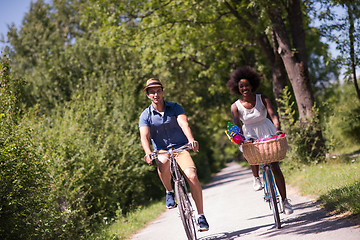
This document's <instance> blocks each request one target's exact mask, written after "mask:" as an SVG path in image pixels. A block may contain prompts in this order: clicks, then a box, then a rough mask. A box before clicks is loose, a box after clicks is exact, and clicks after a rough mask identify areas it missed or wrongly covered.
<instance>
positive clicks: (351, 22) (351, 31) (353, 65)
mask: <svg viewBox="0 0 360 240" xmlns="http://www.w3.org/2000/svg"><path fill="white" fill-rule="evenodd" d="M353 11H354V9H352V7H351V3H350V4H347V12H348V17H349V25H350V26H349V40H350V61H351V71H352V75H353V80H354V85H355V90H356V93H357V96H358V99H359V100H360V90H359V86H358V84H357V79H356V60H355V49H354V31H355V30H354V29H355V28H354V18H353V13H352V12H353Z"/></svg>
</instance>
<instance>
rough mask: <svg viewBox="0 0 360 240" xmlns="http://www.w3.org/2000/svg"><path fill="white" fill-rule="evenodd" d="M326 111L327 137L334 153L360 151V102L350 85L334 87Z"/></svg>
mask: <svg viewBox="0 0 360 240" xmlns="http://www.w3.org/2000/svg"><path fill="white" fill-rule="evenodd" d="M333 89H334V92H333V93H332V96H329V97H328V99H329V100H328V103H327V105H326V108H325V110H324V115H325V116H324V121H325V131H324V133H325V136H326V138H327V140H328V146H329V148H330V149H331V150H332V151H337V152H340V153H345V152H349V151H356V150H359V145H360V138H359V136H360V101H359V100H358V99H357V96H356V92H355V90H354V87H353V86H352V85H351V84H349V83H344V84H343V85H342V86H334V87H333Z"/></svg>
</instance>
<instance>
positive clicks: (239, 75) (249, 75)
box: [226, 66, 261, 95]
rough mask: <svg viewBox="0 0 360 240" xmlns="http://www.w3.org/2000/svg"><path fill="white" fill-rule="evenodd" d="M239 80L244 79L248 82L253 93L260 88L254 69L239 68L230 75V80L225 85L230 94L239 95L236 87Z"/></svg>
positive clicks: (247, 67)
mask: <svg viewBox="0 0 360 240" xmlns="http://www.w3.org/2000/svg"><path fill="white" fill-rule="evenodd" d="M241 79H246V80H248V81H249V82H250V84H251V86H252V91H253V92H255V91H256V90H257V89H258V88H259V86H260V80H261V78H260V75H259V74H258V73H257V72H256V71H255V69H253V68H252V67H250V66H245V67H239V68H237V69H235V70H234V71H233V72H232V73H231V75H230V80H229V81H228V82H227V84H226V86H227V87H228V88H229V89H230V92H231V93H232V94H237V95H241V94H240V92H239V85H238V84H239V82H240V80H241Z"/></svg>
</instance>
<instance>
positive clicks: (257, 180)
mask: <svg viewBox="0 0 360 240" xmlns="http://www.w3.org/2000/svg"><path fill="white" fill-rule="evenodd" d="M253 187H254V190H255V191H260V190H261V189H263V185H262V183H261V180H260V178H259V177H254V184H253Z"/></svg>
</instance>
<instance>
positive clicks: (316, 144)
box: [277, 87, 325, 165]
mask: <svg viewBox="0 0 360 240" xmlns="http://www.w3.org/2000/svg"><path fill="white" fill-rule="evenodd" d="M277 100H278V101H279V102H280V103H281V107H280V108H279V116H280V119H281V124H282V128H283V130H284V131H285V132H286V134H287V138H288V144H289V148H290V149H289V151H288V154H287V157H288V158H290V159H291V162H292V163H294V164H295V165H298V164H309V163H317V162H319V161H323V160H324V152H325V148H324V147H323V144H322V137H321V126H320V121H319V111H318V109H317V108H316V107H315V106H314V108H313V112H314V116H313V117H312V118H311V119H308V121H307V122H301V121H299V120H298V121H296V120H295V110H294V107H293V106H294V104H295V103H294V102H293V101H292V100H291V93H290V91H289V89H288V87H285V89H284V92H283V95H282V98H281V99H277Z"/></svg>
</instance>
